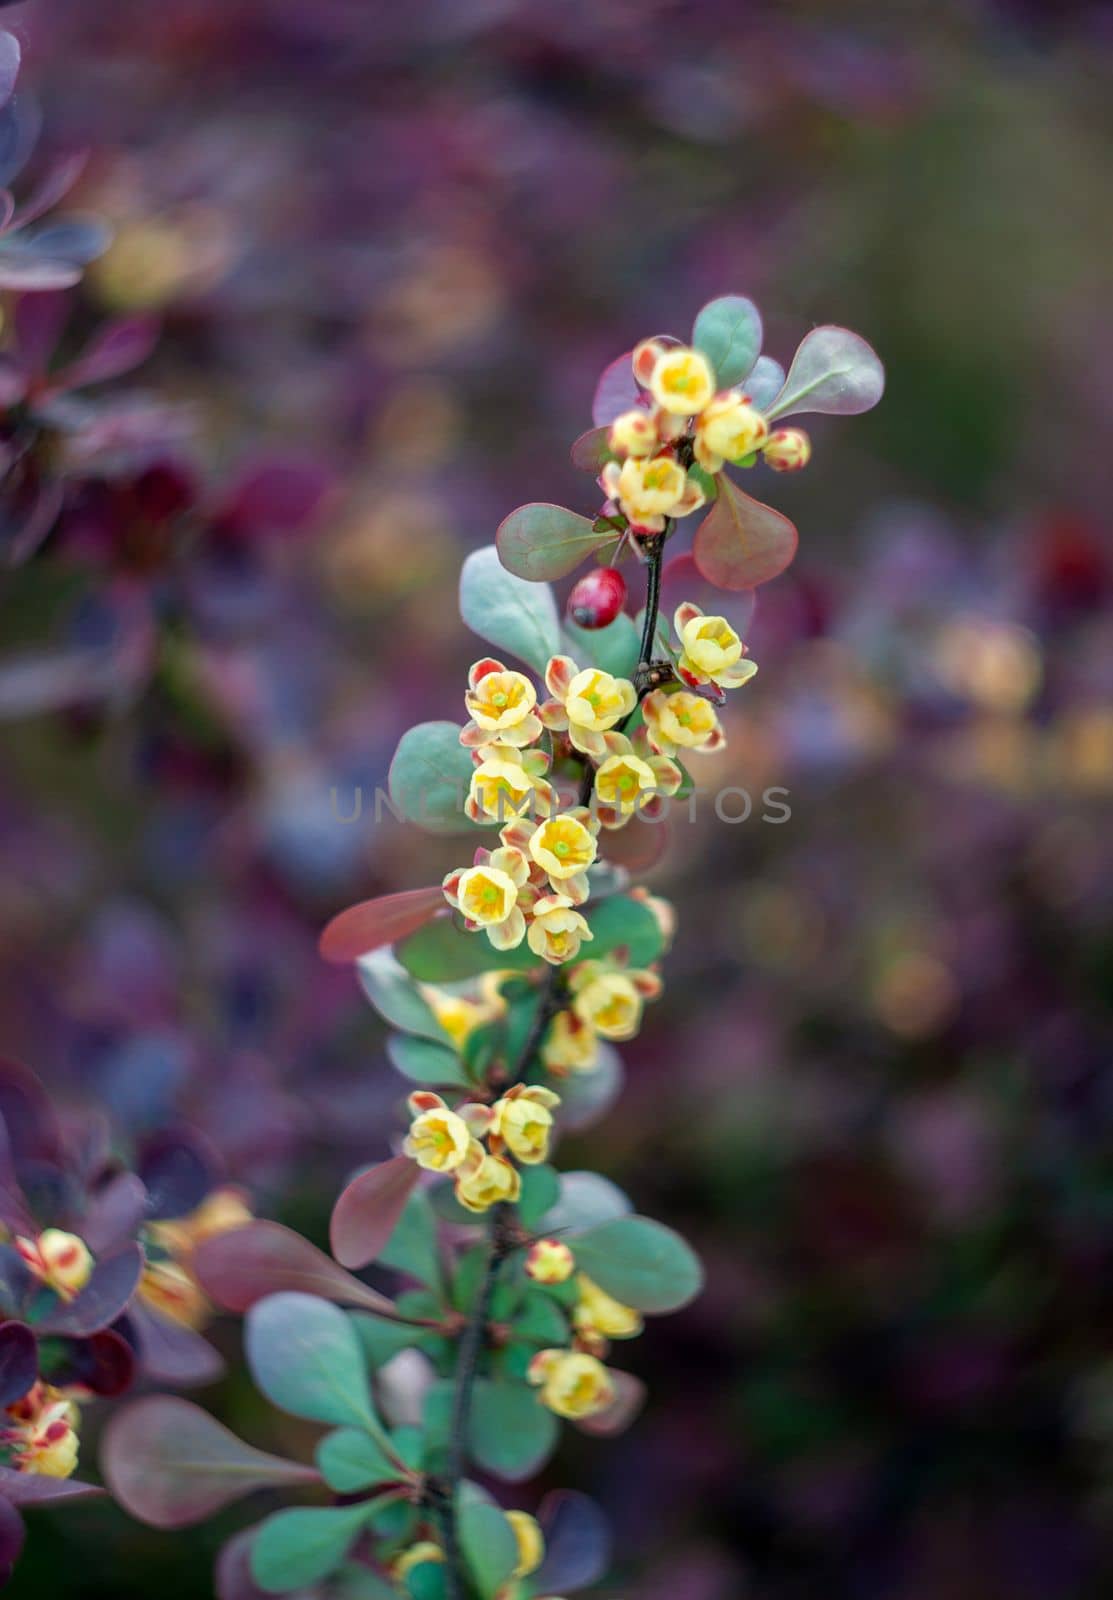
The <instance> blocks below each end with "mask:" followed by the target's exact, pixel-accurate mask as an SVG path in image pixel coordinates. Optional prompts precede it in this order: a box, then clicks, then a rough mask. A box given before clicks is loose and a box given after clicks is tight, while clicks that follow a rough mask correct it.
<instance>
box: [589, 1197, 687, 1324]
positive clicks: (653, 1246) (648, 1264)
mask: <svg viewBox="0 0 1113 1600" xmlns="http://www.w3.org/2000/svg"><path fill="white" fill-rule="evenodd" d="M572 1248H573V1250H574V1251H575V1255H576V1264H577V1266H578V1267H579V1268H580V1269H581V1271H583V1272H586V1273H587V1275H588V1277H589V1278H591V1279H592V1280H593V1282H595V1283H597V1284H598V1285H599V1287H600V1288H601V1289H604V1290H605V1291H606V1292H607V1294H609V1295H613V1296H614V1298H615V1299H616V1300H621V1302H622V1304H623V1305H627V1306H633V1307H634V1309H635V1310H636V1311H677V1310H679V1308H680V1307H681V1306H684V1305H687V1304H688V1302H689V1300H693V1299H694V1298H695V1296H696V1295H697V1294H698V1293H699V1292H700V1289H701V1287H702V1286H703V1269H702V1268H701V1266H700V1264H699V1260H698V1258H697V1257H696V1255H695V1253H694V1252H693V1251H692V1249H691V1248H690V1247H689V1246H688V1245H687V1244H686V1243H685V1242H684V1240H683V1239H682V1238H681V1237H680V1235H679V1234H678V1233H674V1232H673V1230H672V1229H671V1228H666V1227H665V1226H664V1225H663V1224H662V1223H660V1222H653V1221H652V1220H651V1219H650V1218H649V1217H619V1218H617V1219H616V1220H614V1221H612V1222H603V1223H600V1224H599V1225H598V1226H597V1227H594V1228H588V1229H587V1230H586V1232H584V1233H580V1234H577V1236H576V1238H575V1240H574V1241H573V1243H572Z"/></svg>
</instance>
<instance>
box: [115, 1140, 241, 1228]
mask: <svg viewBox="0 0 1113 1600" xmlns="http://www.w3.org/2000/svg"><path fill="white" fill-rule="evenodd" d="M135 1166H136V1171H137V1172H138V1173H139V1176H140V1177H141V1178H142V1180H143V1182H144V1184H145V1185H146V1188H147V1191H148V1202H147V1203H148V1212H149V1214H150V1215H151V1216H152V1217H160V1218H161V1217H184V1216H188V1214H189V1213H190V1212H191V1211H196V1210H197V1207H198V1206H199V1205H200V1204H201V1202H202V1201H203V1200H204V1198H205V1196H206V1195H207V1194H208V1193H209V1190H210V1189H212V1187H213V1185H214V1184H215V1183H216V1181H217V1179H218V1177H219V1175H220V1172H221V1161H220V1157H219V1156H218V1155H217V1152H216V1151H215V1150H214V1149H213V1148H212V1147H211V1145H210V1144H209V1143H208V1141H207V1140H205V1139H203V1138H202V1137H201V1135H200V1134H199V1133H197V1132H195V1131H194V1130H193V1129H192V1128H190V1129H184V1128H179V1129H168V1130H167V1131H165V1132H164V1133H159V1134H155V1135H154V1136H153V1137H152V1138H150V1139H147V1140H145V1141H144V1144H143V1147H142V1149H141V1150H140V1152H139V1155H138V1158H137V1160H136V1163H135Z"/></svg>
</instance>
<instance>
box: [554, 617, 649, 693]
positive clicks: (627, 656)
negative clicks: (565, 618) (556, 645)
mask: <svg viewBox="0 0 1113 1600" xmlns="http://www.w3.org/2000/svg"><path fill="white" fill-rule="evenodd" d="M564 631H565V633H566V634H567V635H568V654H569V655H571V656H573V657H574V658H575V660H576V662H577V664H578V665H581V666H589V667H599V668H601V669H602V671H604V672H610V673H612V674H613V675H614V676H615V677H616V678H629V677H630V676H631V674H632V673H633V671H634V668H635V667H636V666H637V664H638V648H639V646H640V644H641V637H640V635H639V632H638V629H637V627H636V626H635V624H634V619H633V617H631V616H630V615H629V613H628V612H625V611H620V612H619V614H618V616H617V617H616V618H615V619H614V621H613V622H609V623H608V624H607V626H606V627H605V628H581V627H580V626H579V624H578V623H575V622H566V623H565V624H564Z"/></svg>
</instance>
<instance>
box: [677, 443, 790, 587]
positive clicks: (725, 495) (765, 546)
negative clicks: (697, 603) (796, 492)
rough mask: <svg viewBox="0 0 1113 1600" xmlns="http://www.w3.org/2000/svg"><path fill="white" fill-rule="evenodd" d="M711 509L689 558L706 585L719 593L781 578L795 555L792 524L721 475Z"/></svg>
mask: <svg viewBox="0 0 1113 1600" xmlns="http://www.w3.org/2000/svg"><path fill="white" fill-rule="evenodd" d="M718 482H719V493H718V496H717V498H716V500H715V504H714V505H713V506H712V507H711V510H710V511H709V512H708V513H707V515H706V517H704V519H703V521H702V522H701V523H700V525H699V527H698V528H697V529H696V537H695V541H694V542H693V545H692V557H693V559H694V561H695V564H696V566H697V567H698V569H699V571H700V572H701V573H702V574H703V576H704V577H705V578H706V579H707V581H708V583H713V584H715V586H716V587H717V588H719V589H755V588H756V587H757V585H758V584H759V583H768V582H769V580H770V578H775V577H777V576H778V574H779V573H782V572H783V571H784V570H785V568H786V567H787V566H788V565H789V563H790V562H791V560H792V558H793V556H794V555H795V554H796V545H797V542H798V536H797V533H796V528H795V525H794V524H793V523H791V522H790V521H789V519H788V518H787V517H785V516H782V515H781V513H780V512H779V511H774V510H773V507H772V506H765V505H762V504H761V502H760V500H751V498H750V496H749V495H748V494H743V493H742V490H741V489H740V488H739V487H738V485H737V484H736V483H734V482H733V481H732V480H731V479H730V478H728V477H727V475H726V473H725V472H721V473H720V474H719V480H718Z"/></svg>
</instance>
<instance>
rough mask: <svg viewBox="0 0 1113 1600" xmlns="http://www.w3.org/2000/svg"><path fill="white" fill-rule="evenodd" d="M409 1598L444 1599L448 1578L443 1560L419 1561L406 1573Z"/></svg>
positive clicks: (412, 1599) (416, 1599)
mask: <svg viewBox="0 0 1113 1600" xmlns="http://www.w3.org/2000/svg"><path fill="white" fill-rule="evenodd" d="M406 1593H407V1594H408V1595H409V1597H410V1600H446V1596H447V1594H448V1580H447V1578H446V1577H445V1568H444V1562H443V1561H419V1562H418V1564H417V1566H416V1567H411V1569H410V1571H409V1572H408V1573H407V1574H406Z"/></svg>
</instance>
